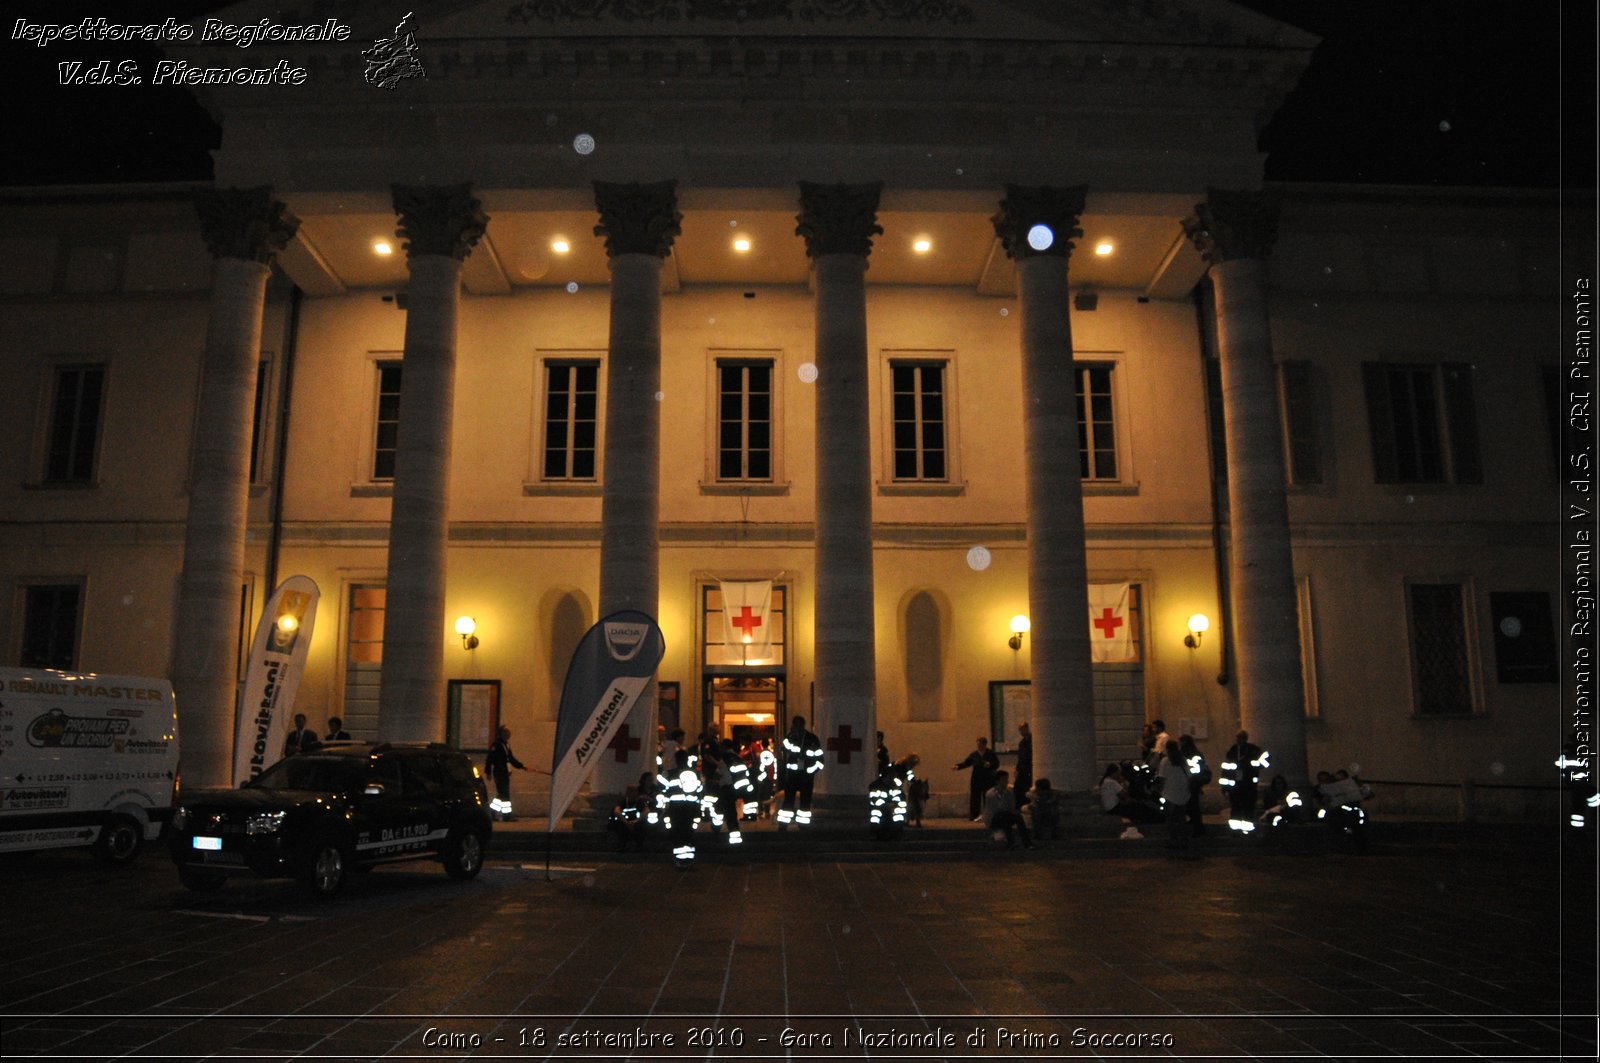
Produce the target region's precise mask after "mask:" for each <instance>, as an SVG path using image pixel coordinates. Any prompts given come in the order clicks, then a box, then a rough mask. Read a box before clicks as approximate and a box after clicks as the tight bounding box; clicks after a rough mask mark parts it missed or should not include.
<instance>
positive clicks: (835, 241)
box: [794, 181, 883, 258]
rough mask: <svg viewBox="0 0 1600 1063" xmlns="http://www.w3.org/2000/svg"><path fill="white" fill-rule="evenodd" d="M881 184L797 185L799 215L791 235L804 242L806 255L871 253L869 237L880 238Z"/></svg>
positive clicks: (805, 183) (806, 183) (861, 254)
mask: <svg viewBox="0 0 1600 1063" xmlns="http://www.w3.org/2000/svg"><path fill="white" fill-rule="evenodd" d="M882 194H883V182H882V181H874V182H872V183H871V184H861V185H846V184H837V185H822V184H814V183H813V182H811V181H801V182H800V213H799V214H797V215H795V221H797V222H799V223H800V224H799V225H797V226H796V227H795V230H794V234H795V235H796V236H799V237H803V238H804V239H805V242H806V254H807V255H808V256H809V257H811V258H817V257H819V256H821V255H860V256H862V257H863V258H865V257H866V256H867V255H870V254H871V253H872V238H873V237H874V236H881V235H883V227H882V226H881V225H879V224H878V197H879V196H881V195H882Z"/></svg>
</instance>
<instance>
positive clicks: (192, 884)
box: [178, 867, 227, 893]
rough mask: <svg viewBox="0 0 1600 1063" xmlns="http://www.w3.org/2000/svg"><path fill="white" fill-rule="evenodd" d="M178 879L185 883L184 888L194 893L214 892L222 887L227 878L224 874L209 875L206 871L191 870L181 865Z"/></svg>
mask: <svg viewBox="0 0 1600 1063" xmlns="http://www.w3.org/2000/svg"><path fill="white" fill-rule="evenodd" d="M178 881H179V882H181V883H183V888H184V889H186V890H191V891H193V892H194V893H212V892H214V891H216V890H219V889H221V888H222V884H223V883H224V882H226V881H227V879H226V877H224V876H222V875H208V874H206V873H205V872H204V871H191V870H190V869H189V868H187V867H180V868H178Z"/></svg>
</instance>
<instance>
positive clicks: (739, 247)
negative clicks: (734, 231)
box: [733, 236, 750, 252]
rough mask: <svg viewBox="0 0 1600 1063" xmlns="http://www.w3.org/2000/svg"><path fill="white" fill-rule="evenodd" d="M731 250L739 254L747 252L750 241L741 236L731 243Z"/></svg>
mask: <svg viewBox="0 0 1600 1063" xmlns="http://www.w3.org/2000/svg"><path fill="white" fill-rule="evenodd" d="M733 249H734V250H735V251H739V252H744V251H748V250H750V241H749V240H746V239H745V238H744V237H742V236H741V237H739V239H737V240H735V241H734V242H733Z"/></svg>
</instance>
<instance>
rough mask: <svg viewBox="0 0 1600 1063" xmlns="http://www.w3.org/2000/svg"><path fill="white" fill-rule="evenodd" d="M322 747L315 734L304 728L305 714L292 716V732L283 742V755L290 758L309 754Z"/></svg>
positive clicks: (298, 713)
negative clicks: (297, 754)
mask: <svg viewBox="0 0 1600 1063" xmlns="http://www.w3.org/2000/svg"><path fill="white" fill-rule="evenodd" d="M321 745H322V741H321V739H319V738H318V737H317V732H315V731H313V730H312V729H311V728H309V727H307V726H306V714H305V713H303V712H297V713H295V714H294V730H292V731H290V732H289V737H288V738H285V739H284V740H283V755H284V756H286V757H292V756H294V755H295V754H296V753H310V752H311V751H312V750H314V749H317V748H318V747H320V746H321Z"/></svg>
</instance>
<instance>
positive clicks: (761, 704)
mask: <svg viewBox="0 0 1600 1063" xmlns="http://www.w3.org/2000/svg"><path fill="white" fill-rule="evenodd" d="M784 687H785V684H784V681H783V676H782V675H778V674H774V673H762V674H751V673H744V674H741V675H711V676H707V677H706V687H705V701H704V704H705V706H706V725H707V726H708V727H712V728H714V729H715V730H716V732H717V734H718V735H720V736H721V737H723V738H731V739H733V740H734V742H736V743H738V745H739V748H740V749H743V748H744V747H745V746H747V745H749V744H750V743H751V742H754V741H756V740H757V739H760V740H761V742H762V743H763V744H764V745H766V746H767V747H768V748H771V746H772V743H773V741H774V740H775V739H776V738H777V736H778V734H779V733H780V731H781V730H782V728H783V727H784V726H785V725H786V723H787V718H786V717H787V704H786V699H785V690H784Z"/></svg>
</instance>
